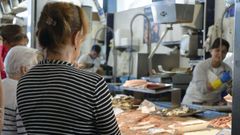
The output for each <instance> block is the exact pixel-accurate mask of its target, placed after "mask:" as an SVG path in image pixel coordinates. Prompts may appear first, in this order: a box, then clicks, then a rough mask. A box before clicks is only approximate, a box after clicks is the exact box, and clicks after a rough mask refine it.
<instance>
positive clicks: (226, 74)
mask: <svg viewBox="0 0 240 135" xmlns="http://www.w3.org/2000/svg"><path fill="white" fill-rule="evenodd" d="M220 79H221V81H222V82H223V83H225V82H228V81H231V80H232V77H231V75H230V72H229V71H224V72H223V73H222V74H221V76H220Z"/></svg>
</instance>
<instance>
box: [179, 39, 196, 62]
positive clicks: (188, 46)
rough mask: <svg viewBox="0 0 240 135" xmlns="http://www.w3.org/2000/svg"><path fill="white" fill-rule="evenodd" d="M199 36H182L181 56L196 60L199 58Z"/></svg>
mask: <svg viewBox="0 0 240 135" xmlns="http://www.w3.org/2000/svg"><path fill="white" fill-rule="evenodd" d="M197 52H198V35H197V34H186V35H184V36H182V40H181V44H180V54H181V55H182V56H185V57H188V58H196V56H198V53H197Z"/></svg>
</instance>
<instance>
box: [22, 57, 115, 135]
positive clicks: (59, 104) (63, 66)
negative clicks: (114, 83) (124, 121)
mask: <svg viewBox="0 0 240 135" xmlns="http://www.w3.org/2000/svg"><path fill="white" fill-rule="evenodd" d="M17 105H18V109H19V114H20V116H21V118H22V121H23V125H24V127H25V129H26V132H27V134H41V135H42V134H59V135H60V134H62V135H66V134H81V135H82V134H87V135H92V134H106V135H118V134H120V131H119V128H118V125H117V122H116V118H115V116H114V113H113V109H112V104H111V99H110V94H109V91H108V88H107V84H106V82H105V81H104V79H103V78H102V77H101V76H99V75H97V74H94V73H90V72H86V71H81V70H78V69H75V68H74V67H73V65H72V64H70V63H67V62H64V61H59V60H44V61H41V62H40V63H39V64H38V65H36V66H35V67H33V68H32V69H31V70H30V71H29V72H28V73H27V74H26V75H25V76H23V77H22V78H21V79H20V80H19V83H18V88H17Z"/></svg>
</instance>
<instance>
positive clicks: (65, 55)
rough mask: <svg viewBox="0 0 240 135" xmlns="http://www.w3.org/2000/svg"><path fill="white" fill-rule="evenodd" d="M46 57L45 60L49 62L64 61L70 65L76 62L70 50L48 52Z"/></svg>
mask: <svg viewBox="0 0 240 135" xmlns="http://www.w3.org/2000/svg"><path fill="white" fill-rule="evenodd" d="M45 55H46V56H45V58H47V59H49V60H62V61H66V62H69V63H73V62H74V58H73V55H72V53H71V51H70V50H69V49H63V50H57V51H51V50H47V52H46V54H45Z"/></svg>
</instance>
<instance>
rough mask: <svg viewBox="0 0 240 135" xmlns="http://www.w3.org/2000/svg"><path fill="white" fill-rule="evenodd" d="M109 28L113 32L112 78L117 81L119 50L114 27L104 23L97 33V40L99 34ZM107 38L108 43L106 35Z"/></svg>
mask: <svg viewBox="0 0 240 135" xmlns="http://www.w3.org/2000/svg"><path fill="white" fill-rule="evenodd" d="M105 29H106V30H109V31H110V32H112V34H113V43H112V44H113V46H112V49H113V75H112V78H113V82H114V83H116V81H117V50H116V47H115V36H114V32H113V29H112V28H110V27H108V26H106V25H104V26H103V27H102V28H100V29H99V30H98V31H97V32H96V34H95V38H94V39H95V41H96V39H97V37H98V34H99V33H100V32H101V31H102V30H105ZM104 39H105V41H104V42H105V43H106V37H105V38H104Z"/></svg>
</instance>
